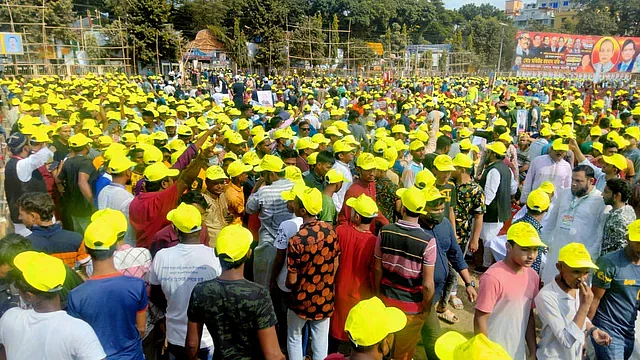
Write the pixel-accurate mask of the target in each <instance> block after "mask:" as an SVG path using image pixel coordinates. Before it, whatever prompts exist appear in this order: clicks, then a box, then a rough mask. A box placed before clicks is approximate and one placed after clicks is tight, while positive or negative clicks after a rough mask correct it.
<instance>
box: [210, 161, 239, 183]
mask: <svg viewBox="0 0 640 360" xmlns="http://www.w3.org/2000/svg"><path fill="white" fill-rule="evenodd" d="M236 161H241V160H235V161H234V162H236ZM205 177H206V178H207V179H209V180H220V179H227V175H226V174H225V173H224V170H223V169H222V168H221V167H220V166H218V165H212V166H209V167H208V168H207V171H205Z"/></svg>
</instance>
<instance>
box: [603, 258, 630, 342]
mask: <svg viewBox="0 0 640 360" xmlns="http://www.w3.org/2000/svg"><path fill="white" fill-rule="evenodd" d="M596 265H598V268H599V269H598V270H596V272H595V274H594V276H593V286H595V287H599V288H601V289H605V290H606V292H605V293H604V295H603V296H602V299H601V300H600V304H599V305H598V310H597V311H596V314H595V315H594V316H593V325H595V326H598V327H600V328H602V329H603V330H604V331H606V332H607V333H609V335H611V337H615V338H627V339H633V336H634V330H635V322H636V316H637V315H638V309H639V306H640V301H639V300H638V294H640V265H634V264H632V263H631V261H629V258H628V257H627V255H626V254H625V252H624V249H621V250H618V251H614V252H611V253H609V254H607V255H605V256H602V257H600V258H599V259H598V261H597V262H596Z"/></svg>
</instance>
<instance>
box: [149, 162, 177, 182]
mask: <svg viewBox="0 0 640 360" xmlns="http://www.w3.org/2000/svg"><path fill="white" fill-rule="evenodd" d="M179 174H180V170H178V169H169V168H168V167H167V165H165V164H164V163H161V162H159V163H155V164H151V165H149V166H147V168H146V169H144V177H145V178H146V179H147V180H149V181H151V182H156V181H160V180H163V179H165V178H167V177H174V176H178V175H179Z"/></svg>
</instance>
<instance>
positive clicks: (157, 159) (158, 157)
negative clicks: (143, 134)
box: [142, 146, 163, 165]
mask: <svg viewBox="0 0 640 360" xmlns="http://www.w3.org/2000/svg"><path fill="white" fill-rule="evenodd" d="M162 158H163V156H162V151H161V150H160V149H158V148H157V147H155V146H145V147H144V154H143V155H142V161H144V163H145V164H147V165H151V164H155V163H161V162H162Z"/></svg>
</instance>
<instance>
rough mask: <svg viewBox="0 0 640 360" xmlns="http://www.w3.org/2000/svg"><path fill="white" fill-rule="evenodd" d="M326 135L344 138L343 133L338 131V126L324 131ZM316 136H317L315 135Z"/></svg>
mask: <svg viewBox="0 0 640 360" xmlns="http://www.w3.org/2000/svg"><path fill="white" fill-rule="evenodd" d="M324 133H325V134H326V135H333V136H338V137H342V133H341V132H340V130H338V128H337V127H336V126H329V127H327V128H326V129H325V130H324ZM314 136H315V135H314Z"/></svg>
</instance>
